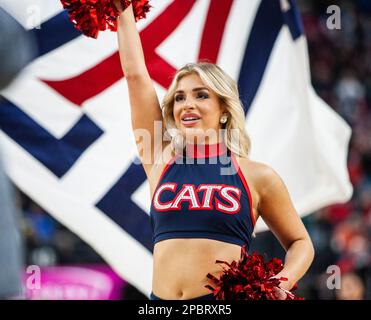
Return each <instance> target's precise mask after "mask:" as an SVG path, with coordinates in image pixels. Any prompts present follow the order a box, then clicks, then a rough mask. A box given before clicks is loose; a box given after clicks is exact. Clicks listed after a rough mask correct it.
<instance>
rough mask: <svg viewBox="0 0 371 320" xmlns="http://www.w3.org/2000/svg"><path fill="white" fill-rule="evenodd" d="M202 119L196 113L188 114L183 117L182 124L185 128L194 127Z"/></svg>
mask: <svg viewBox="0 0 371 320" xmlns="http://www.w3.org/2000/svg"><path fill="white" fill-rule="evenodd" d="M200 119H201V117H200V116H199V115H198V114H196V113H186V114H184V115H182V117H181V122H182V124H183V125H185V126H187V127H188V126H194V125H195V124H197V123H198V122H199V121H200Z"/></svg>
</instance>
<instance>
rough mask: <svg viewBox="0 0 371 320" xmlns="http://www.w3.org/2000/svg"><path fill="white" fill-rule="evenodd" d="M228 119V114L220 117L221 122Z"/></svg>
mask: <svg viewBox="0 0 371 320" xmlns="http://www.w3.org/2000/svg"><path fill="white" fill-rule="evenodd" d="M227 120H228V117H227V116H222V117H221V118H220V123H226V122H227Z"/></svg>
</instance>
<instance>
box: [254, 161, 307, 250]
mask: <svg viewBox="0 0 371 320" xmlns="http://www.w3.org/2000/svg"><path fill="white" fill-rule="evenodd" d="M262 171H263V172H262V175H261V176H262V177H261V179H260V184H261V186H260V198H259V205H258V211H259V214H260V215H261V217H262V218H263V220H264V222H265V223H266V224H267V226H268V227H269V229H270V230H271V231H272V232H273V234H274V235H275V236H276V238H277V239H278V240H279V242H280V243H281V245H282V246H283V247H284V248H285V249H286V250H287V249H288V248H289V247H290V245H291V244H292V243H293V242H294V241H296V240H301V239H308V238H309V235H308V233H307V231H306V229H305V226H304V224H303V222H302V221H301V218H300V216H299V215H298V213H297V211H296V209H295V207H294V205H293V203H292V201H291V198H290V195H289V192H288V189H287V187H286V185H285V183H284V182H283V180H282V179H281V177H280V176H279V175H278V173H277V172H275V171H274V170H273V169H272V168H270V167H268V166H264V168H263V170H262Z"/></svg>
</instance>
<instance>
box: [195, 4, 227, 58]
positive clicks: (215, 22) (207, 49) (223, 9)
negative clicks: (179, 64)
mask: <svg viewBox="0 0 371 320" xmlns="http://www.w3.org/2000/svg"><path fill="white" fill-rule="evenodd" d="M232 4H233V0H223V1H219V0H210V6H209V10H208V13H207V18H206V22H205V27H204V32H203V34H202V38H201V48H200V52H199V56H198V60H199V61H200V60H204V59H207V60H209V61H211V62H213V63H216V62H217V60H218V54H219V51H220V45H221V43H222V39H223V34H224V29H225V25H226V22H227V19H228V16H229V13H230V11H231V8H232Z"/></svg>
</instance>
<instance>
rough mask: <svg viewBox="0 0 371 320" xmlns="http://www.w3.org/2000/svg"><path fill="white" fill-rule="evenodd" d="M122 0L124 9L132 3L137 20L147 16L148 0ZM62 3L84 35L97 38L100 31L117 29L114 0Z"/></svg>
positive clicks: (83, 0)
mask: <svg viewBox="0 0 371 320" xmlns="http://www.w3.org/2000/svg"><path fill="white" fill-rule="evenodd" d="M120 1H121V5H122V7H123V8H124V9H126V8H127V7H128V6H129V5H130V3H132V5H133V12H134V17H135V21H138V20H140V19H143V18H145V17H146V13H147V12H149V10H150V8H151V6H150V5H149V1H148V0H131V1H130V0H120ZM61 3H62V5H63V8H64V9H67V11H68V15H69V17H70V20H71V22H72V23H73V24H74V25H75V28H77V29H78V30H80V31H81V32H82V33H83V34H84V35H86V36H88V37H92V38H97V37H98V33H99V31H104V30H106V29H109V30H111V31H117V17H118V16H119V12H118V10H117V8H116V6H115V4H114V3H113V0H61Z"/></svg>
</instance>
